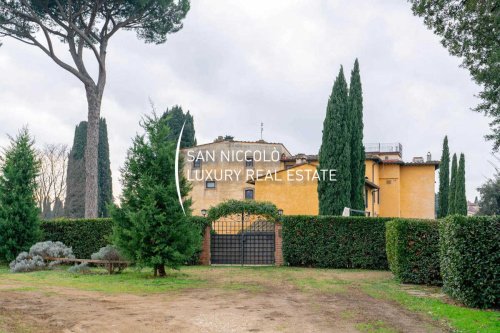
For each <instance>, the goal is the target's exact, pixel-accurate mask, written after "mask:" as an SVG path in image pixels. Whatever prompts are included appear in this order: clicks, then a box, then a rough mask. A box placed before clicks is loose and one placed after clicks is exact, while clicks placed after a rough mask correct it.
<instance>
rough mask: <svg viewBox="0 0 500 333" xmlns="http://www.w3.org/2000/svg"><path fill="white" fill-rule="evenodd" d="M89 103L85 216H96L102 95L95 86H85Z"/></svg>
mask: <svg viewBox="0 0 500 333" xmlns="http://www.w3.org/2000/svg"><path fill="white" fill-rule="evenodd" d="M85 90H86V92H87V103H88V125H87V146H86V148H85V218H96V217H98V216H97V215H98V214H97V206H98V204H97V202H98V173H97V169H98V168H97V166H98V163H97V154H98V144H99V118H100V113H101V97H102V92H99V91H98V89H97V87H95V86H90V85H88V86H85Z"/></svg>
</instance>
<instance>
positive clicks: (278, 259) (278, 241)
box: [274, 222, 284, 266]
mask: <svg viewBox="0 0 500 333" xmlns="http://www.w3.org/2000/svg"><path fill="white" fill-rule="evenodd" d="M281 228H282V224H281V222H276V224H275V228H274V232H275V234H274V235H275V236H274V242H275V243H274V244H275V246H274V264H275V265H276V266H283V263H284V261H283V236H282V232H281Z"/></svg>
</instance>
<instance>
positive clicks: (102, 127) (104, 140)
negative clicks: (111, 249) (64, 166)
mask: <svg viewBox="0 0 500 333" xmlns="http://www.w3.org/2000/svg"><path fill="white" fill-rule="evenodd" d="M97 166H98V172H99V175H98V189H99V192H98V206H97V213H98V216H99V217H108V216H109V213H108V207H107V205H108V204H109V203H111V202H113V184H112V180H111V163H110V160H109V142H108V126H107V124H106V119H104V118H101V123H100V124H99V146H98V164H97Z"/></svg>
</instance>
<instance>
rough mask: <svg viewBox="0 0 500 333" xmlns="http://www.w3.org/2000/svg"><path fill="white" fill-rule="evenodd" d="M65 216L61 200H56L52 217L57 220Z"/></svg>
mask: <svg viewBox="0 0 500 333" xmlns="http://www.w3.org/2000/svg"><path fill="white" fill-rule="evenodd" d="M63 216H64V207H63V203H62V201H61V199H59V198H56V200H55V201H54V210H53V211H52V217H53V218H55V219H57V218H59V217H63Z"/></svg>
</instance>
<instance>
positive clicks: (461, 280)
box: [439, 215, 500, 308]
mask: <svg viewBox="0 0 500 333" xmlns="http://www.w3.org/2000/svg"><path fill="white" fill-rule="evenodd" d="M439 234H440V240H441V242H440V257H441V275H442V277H443V290H444V291H445V293H447V294H448V295H450V296H451V297H453V298H455V299H456V300H458V301H460V302H462V303H464V304H465V305H467V306H471V307H479V308H487V307H498V306H499V305H500V302H499V298H500V281H499V274H500V217H499V216H492V217H486V216H479V217H475V216H474V217H465V216H458V215H454V216H449V217H447V218H446V219H444V220H442V221H441V223H440V227H439Z"/></svg>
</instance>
